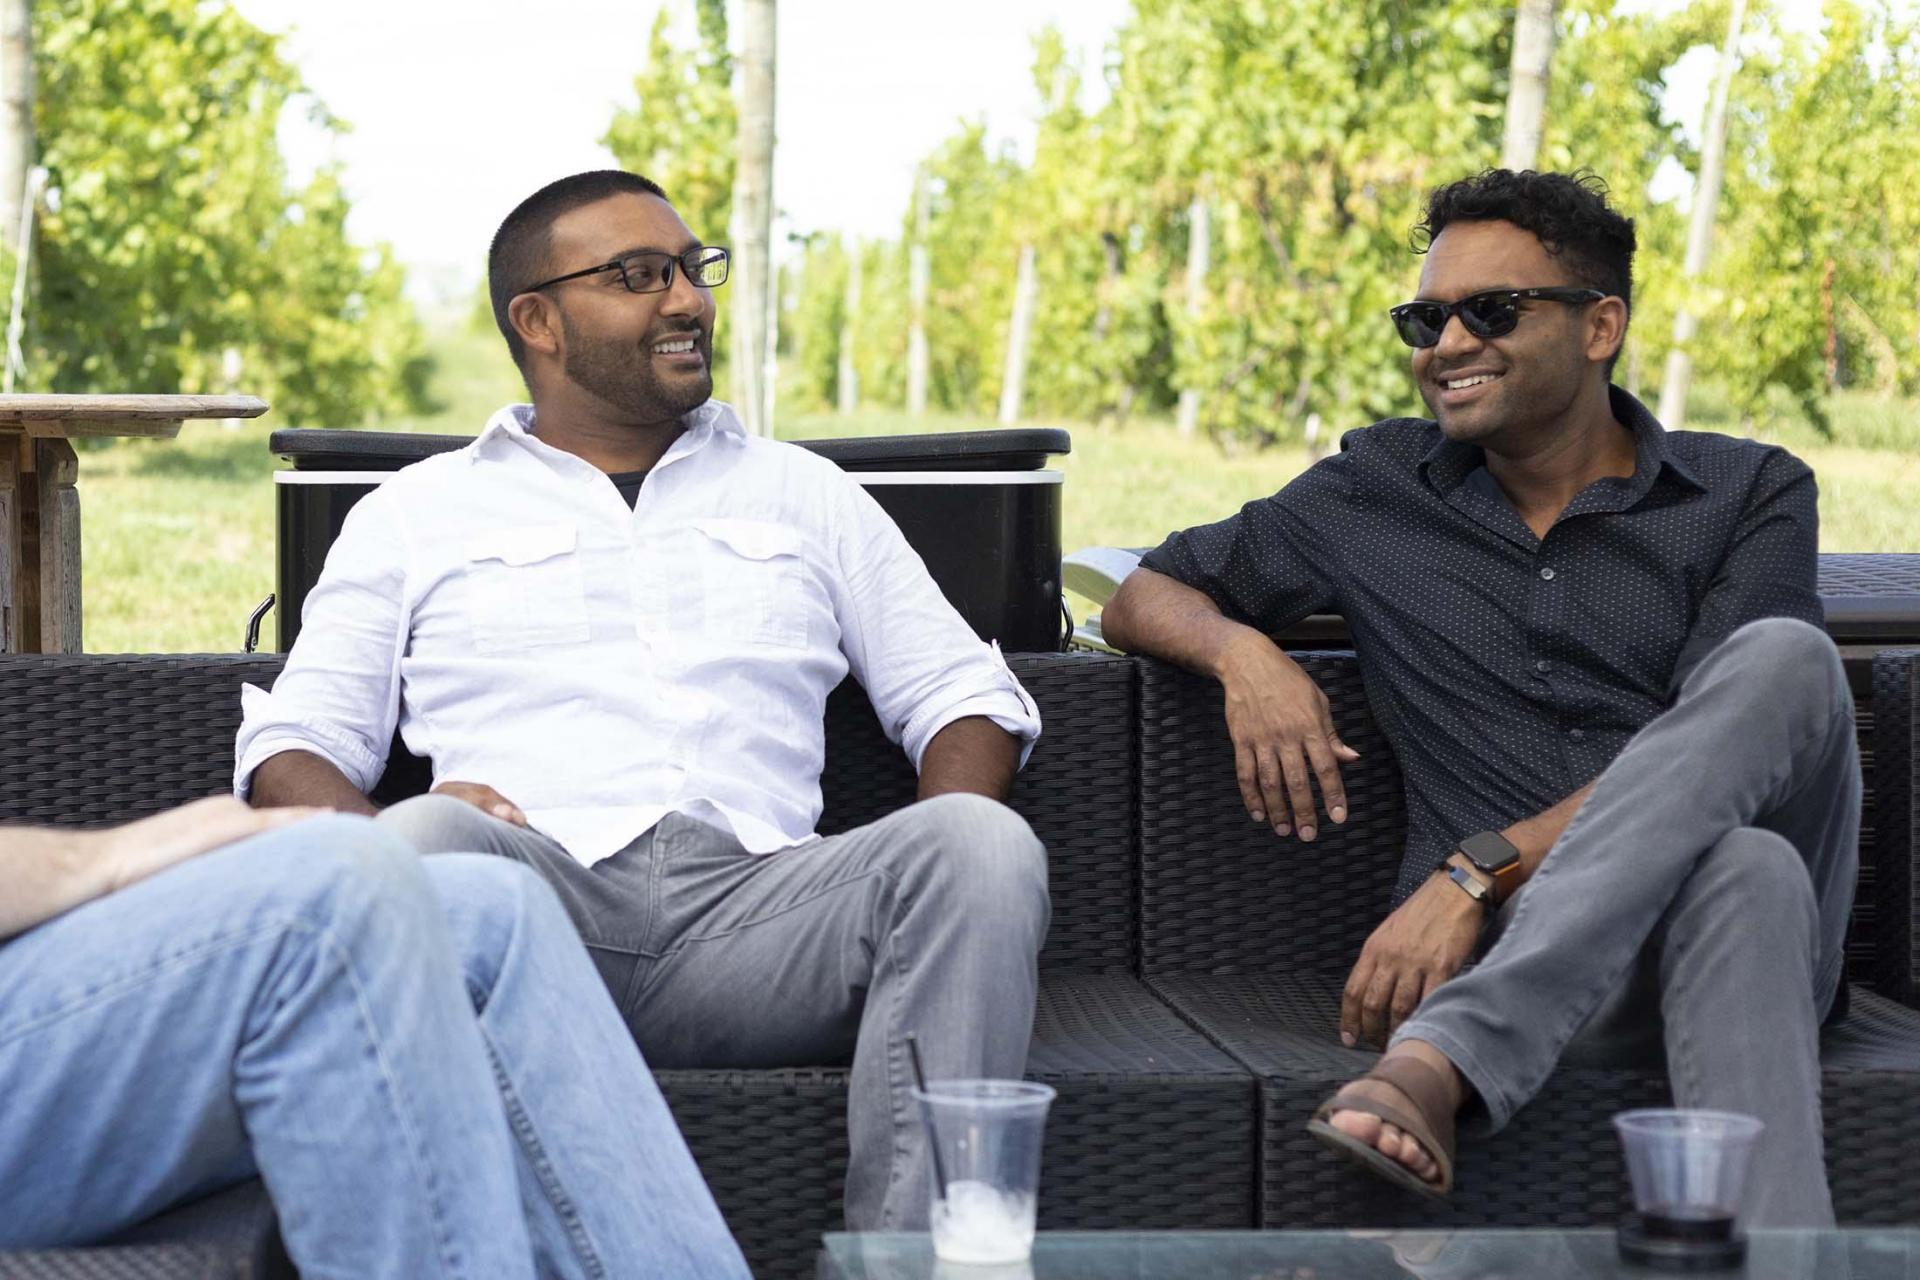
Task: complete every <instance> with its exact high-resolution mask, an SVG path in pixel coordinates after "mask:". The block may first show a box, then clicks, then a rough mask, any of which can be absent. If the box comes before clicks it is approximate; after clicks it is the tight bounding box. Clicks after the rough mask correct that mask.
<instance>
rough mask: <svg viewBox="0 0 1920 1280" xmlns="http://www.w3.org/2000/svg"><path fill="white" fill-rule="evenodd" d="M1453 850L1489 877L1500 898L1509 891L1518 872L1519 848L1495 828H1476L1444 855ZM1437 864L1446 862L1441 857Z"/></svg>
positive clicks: (1450, 855) (1451, 854) (1505, 895)
mask: <svg viewBox="0 0 1920 1280" xmlns="http://www.w3.org/2000/svg"><path fill="white" fill-rule="evenodd" d="M1454 853H1458V854H1461V855H1462V856H1464V857H1465V858H1466V860H1467V861H1468V862H1471V863H1472V864H1473V866H1474V869H1475V870H1476V871H1478V872H1479V873H1480V874H1481V875H1483V876H1486V877H1487V878H1488V879H1490V880H1492V881H1493V884H1494V889H1495V891H1496V893H1497V894H1498V896H1499V897H1500V898H1501V899H1505V898H1506V897H1507V895H1508V894H1509V893H1511V892H1512V891H1513V886H1514V885H1515V884H1516V883H1517V878H1518V876H1519V874H1520V850H1518V849H1517V848H1515V847H1514V844H1513V841H1511V840H1509V839H1507V838H1506V837H1505V836H1503V835H1501V834H1500V833H1499V832H1498V831H1480V832H1476V833H1475V834H1473V835H1470V836H1468V837H1467V838H1466V839H1465V840H1462V841H1461V842H1460V843H1459V845H1457V846H1456V847H1455V848H1454V850H1453V853H1449V854H1448V855H1447V857H1448V858H1451V857H1452V856H1453V854H1454ZM1441 865H1442V866H1445V865H1446V860H1445V859H1442V860H1441Z"/></svg>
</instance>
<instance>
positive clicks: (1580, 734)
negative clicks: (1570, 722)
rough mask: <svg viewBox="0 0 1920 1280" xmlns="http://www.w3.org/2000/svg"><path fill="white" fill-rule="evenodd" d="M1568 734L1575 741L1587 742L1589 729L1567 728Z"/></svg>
mask: <svg viewBox="0 0 1920 1280" xmlns="http://www.w3.org/2000/svg"><path fill="white" fill-rule="evenodd" d="M1567 736H1568V737H1569V738H1572V739H1573V740H1574V741H1575V742H1585V741H1586V740H1587V731H1586V730H1585V729H1569V730H1567Z"/></svg>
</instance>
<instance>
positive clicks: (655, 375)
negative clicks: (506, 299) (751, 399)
mask: <svg viewBox="0 0 1920 1280" xmlns="http://www.w3.org/2000/svg"><path fill="white" fill-rule="evenodd" d="M699 245H700V241H699V240H698V239H697V238H696V237H695V236H694V234H693V232H691V231H689V230H688V229H687V224H686V223H684V222H682V221H681V220H680V215H679V214H677V213H675V212H674V210H673V206H672V205H670V204H668V203H667V202H666V201H665V200H662V199H660V198H659V197H657V196H650V195H636V194H626V193H623V194H620V195H616V196H609V197H608V198H607V199H605V200H599V201H595V202H594V203H593V204H589V205H583V206H582V207H580V208H578V209H575V210H573V211H571V212H569V213H566V214H563V215H561V216H560V217H559V218H557V219H555V220H554V223H553V231H552V240H551V249H550V252H549V256H548V261H549V263H550V265H551V266H552V268H553V271H554V274H556V275H559V274H563V273H565V272H568V271H578V270H581V269H583V268H586V267H591V266H594V265H595V264H597V263H601V262H608V261H611V260H613V259H614V258H618V257H621V256H623V255H625V254H629V253H635V252H639V251H643V250H648V251H655V252H662V253H671V254H676V255H677V254H681V253H685V252H686V251H687V250H689V249H694V248H698V247H699ZM544 292H545V294H546V296H548V297H549V298H550V299H551V300H552V302H553V305H554V306H555V308H556V309H557V310H558V313H559V326H558V327H559V335H560V339H561V342H560V350H559V352H558V354H559V355H560V357H561V368H562V370H563V372H564V373H565V376H566V378H567V380H568V381H570V382H572V383H574V384H575V385H576V386H578V387H579V388H580V389H581V390H583V391H586V392H588V393H589V394H590V395H592V396H593V397H594V398H595V399H598V400H600V401H603V402H604V403H605V404H606V405H607V406H609V407H610V408H611V409H612V410H613V411H614V412H615V413H616V414H618V415H619V416H622V417H628V418H632V419H635V420H638V421H642V422H665V421H668V420H670V419H674V418H678V417H680V416H681V415H683V414H685V413H687V412H688V411H689V410H691V409H694V408H697V407H698V406H700V405H702V404H704V403H706V401H707V400H708V399H709V398H710V397H711V396H712V395H713V321H714V315H715V311H714V305H713V291H712V290H711V289H706V288H702V287H700V286H699V285H696V284H694V283H693V282H692V281H690V280H688V279H687V277H686V273H685V272H684V271H682V270H680V268H679V266H678V264H676V265H675V267H674V270H673V285H672V287H671V288H669V289H666V290H664V291H662V292H659V293H630V292H628V291H627V289H626V288H625V287H624V286H623V285H622V284H621V283H620V273H619V272H618V271H606V272H602V273H600V274H598V275H591V276H583V277H582V278H580V279H578V280H569V281H567V282H566V283H564V284H558V285H552V286H549V288H548V289H546V290H545V291H544Z"/></svg>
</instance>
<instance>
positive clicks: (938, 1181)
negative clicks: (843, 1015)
mask: <svg viewBox="0 0 1920 1280" xmlns="http://www.w3.org/2000/svg"><path fill="white" fill-rule="evenodd" d="M907 1056H908V1057H909V1058H911V1059H912V1060H913V1082H914V1083H915V1084H917V1085H919V1086H920V1093H921V1095H922V1097H921V1099H920V1123H921V1124H922V1125H924V1126H926V1130H927V1154H928V1155H929V1156H932V1157H933V1185H934V1186H935V1187H936V1188H937V1189H938V1190H939V1192H940V1198H941V1199H942V1200H945V1199H946V1198H947V1170H946V1167H945V1166H944V1165H942V1164H941V1163H940V1139H939V1135H937V1134H936V1133H934V1131H933V1113H932V1112H931V1111H929V1110H928V1109H927V1101H926V1097H925V1096H924V1095H925V1094H926V1092H927V1069H926V1068H925V1067H923V1066H921V1065H920V1037H918V1036H916V1035H914V1034H913V1033H912V1032H911V1031H909V1032H908V1033H907Z"/></svg>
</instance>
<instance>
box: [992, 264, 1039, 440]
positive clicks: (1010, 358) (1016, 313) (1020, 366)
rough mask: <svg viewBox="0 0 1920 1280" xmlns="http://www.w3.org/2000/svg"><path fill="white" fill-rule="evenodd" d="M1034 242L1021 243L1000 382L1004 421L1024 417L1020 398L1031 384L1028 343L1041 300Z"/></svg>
mask: <svg viewBox="0 0 1920 1280" xmlns="http://www.w3.org/2000/svg"><path fill="white" fill-rule="evenodd" d="M1039 294H1040V282H1039V281H1038V280H1037V279H1036V278H1035V272H1034V267H1033V246H1032V245H1030V244H1023V245H1021V246H1020V270H1019V273H1018V275H1016V276H1015V278H1014V283H1013V323H1012V324H1010V325H1008V326H1007V371H1006V376H1005V377H1004V378H1003V379H1002V380H1001V382H1000V425H1001V426H1003V427H1010V426H1012V425H1013V424H1014V423H1016V422H1018V421H1020V401H1021V399H1022V397H1023V396H1024V395H1025V392H1026V384H1027V343H1028V340H1029V339H1030V338H1032V336H1033V307H1034V303H1035V302H1037V301H1038V300H1039Z"/></svg>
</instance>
